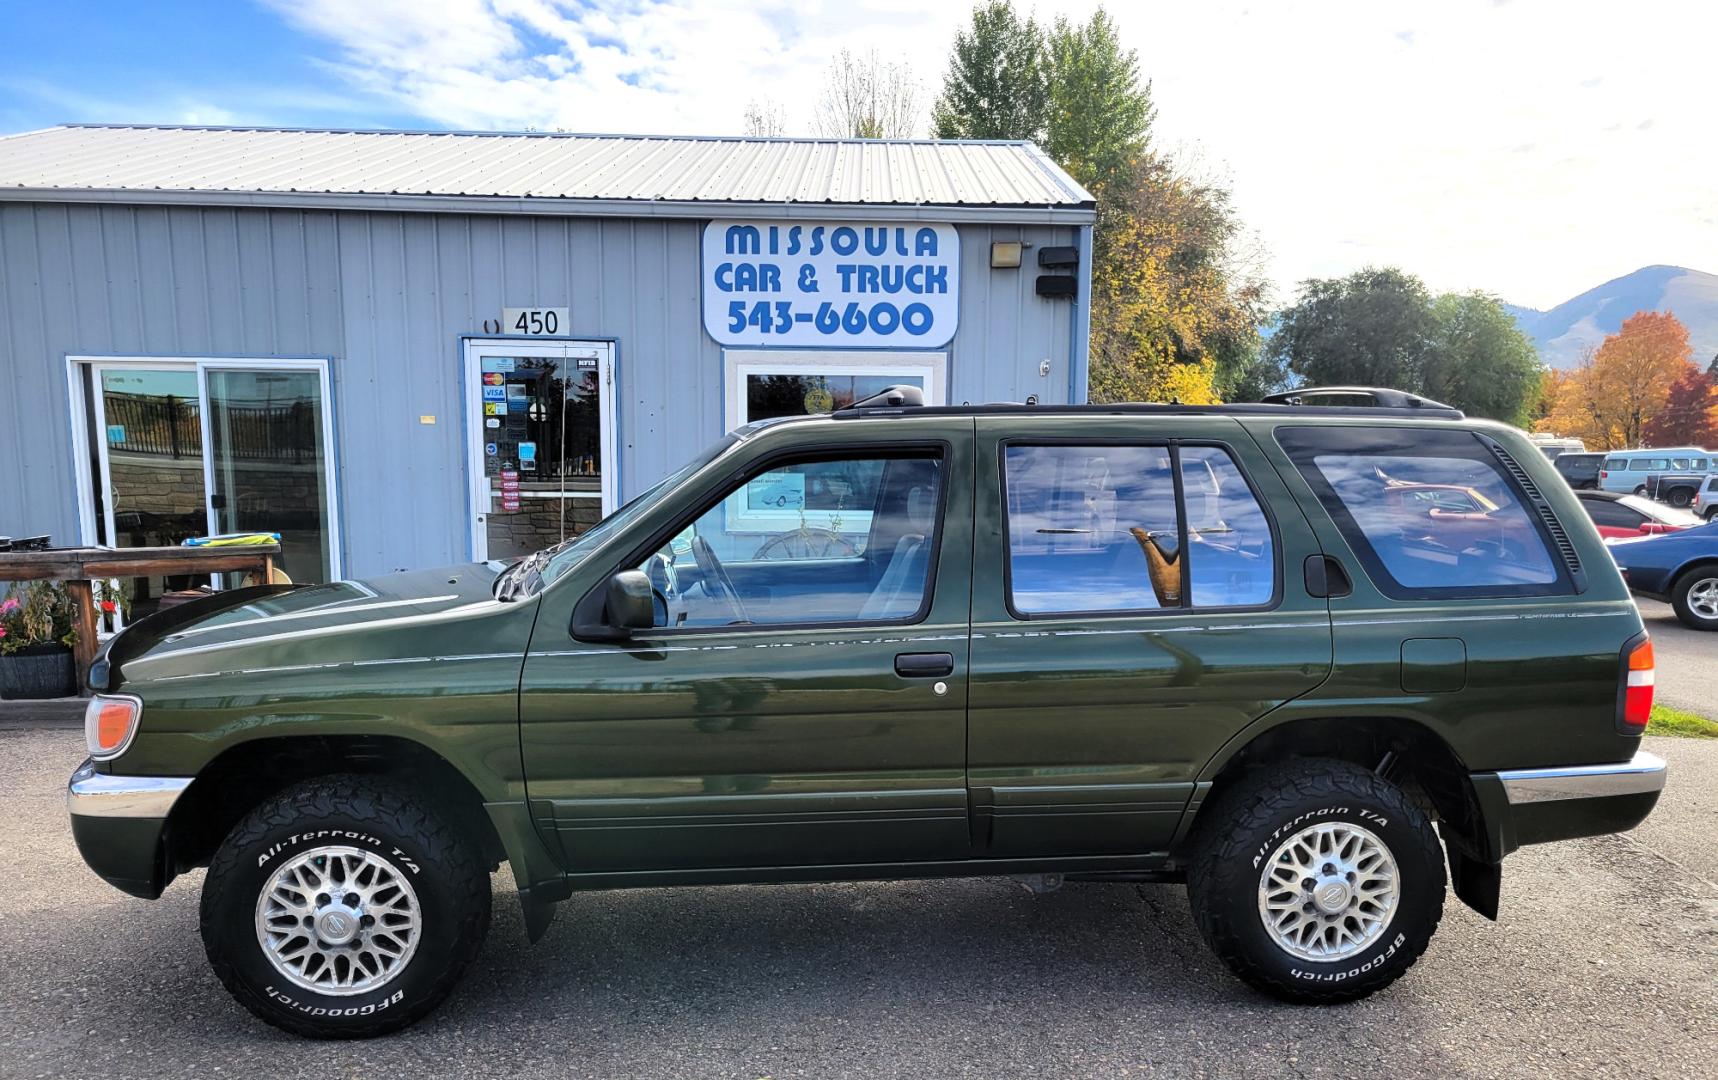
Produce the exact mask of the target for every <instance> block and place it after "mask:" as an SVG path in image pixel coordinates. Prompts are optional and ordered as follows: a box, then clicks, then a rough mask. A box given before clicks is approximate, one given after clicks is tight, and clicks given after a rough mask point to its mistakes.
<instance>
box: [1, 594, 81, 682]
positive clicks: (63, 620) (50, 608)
mask: <svg viewBox="0 0 1718 1080" xmlns="http://www.w3.org/2000/svg"><path fill="white" fill-rule="evenodd" d="M75 613H76V607H75V605H74V604H73V602H72V599H71V597H70V596H68V595H67V594H66V587H65V586H64V585H62V584H60V583H59V582H57V581H30V582H25V583H23V584H21V585H15V586H13V587H12V589H11V590H10V591H9V593H8V595H7V596H6V598H5V599H4V600H0V698H52V697H67V696H70V695H72V694H76V693H77V692H78V679H77V666H76V664H74V663H73V662H72V643H73V642H75V641H77V630H76V629H75V626H76V622H75V621H74V617H75Z"/></svg>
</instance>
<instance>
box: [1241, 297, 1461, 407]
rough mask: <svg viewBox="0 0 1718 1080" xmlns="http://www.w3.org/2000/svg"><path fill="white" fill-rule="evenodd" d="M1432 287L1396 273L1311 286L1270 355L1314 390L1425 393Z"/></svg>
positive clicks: (1285, 315) (1282, 320)
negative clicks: (1317, 387)
mask: <svg viewBox="0 0 1718 1080" xmlns="http://www.w3.org/2000/svg"><path fill="white" fill-rule="evenodd" d="M1431 331H1432V305H1431V296H1430V295H1429V294H1428V293H1427V292H1426V287H1425V285H1423V284H1422V283H1421V282H1420V279H1419V278H1416V277H1414V276H1412V275H1410V274H1405V273H1403V272H1402V271H1400V270H1397V269H1395V268H1393V267H1383V268H1378V267H1367V268H1366V269H1364V270H1359V271H1356V272H1355V273H1352V274H1350V275H1348V276H1347V277H1345V278H1335V279H1316V278H1315V279H1313V280H1310V281H1304V282H1302V283H1301V286H1300V294H1299V296H1298V298H1297V299H1296V301H1295V302H1294V303H1293V304H1291V305H1290V306H1288V307H1287V308H1285V309H1283V311H1282V312H1281V313H1280V314H1279V315H1278V316H1277V329H1276V332H1275V333H1274V334H1272V335H1271V341H1270V349H1271V352H1272V354H1273V355H1274V356H1275V358H1276V359H1277V360H1278V361H1280V362H1281V363H1282V364H1283V365H1284V366H1285V367H1286V368H1287V369H1288V370H1290V371H1292V372H1294V373H1295V374H1296V375H1298V376H1300V377H1301V378H1302V379H1304V380H1306V381H1307V382H1309V383H1312V384H1314V385H1321V386H1343V385H1356V386H1388V387H1393V388H1395V389H1398V390H1416V391H1417V390H1418V389H1419V387H1420V385H1421V382H1420V380H1421V376H1422V372H1423V369H1424V366H1425V360H1426V349H1427V345H1428V343H1429V342H1430V339H1431Z"/></svg>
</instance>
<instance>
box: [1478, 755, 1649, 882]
mask: <svg viewBox="0 0 1718 1080" xmlns="http://www.w3.org/2000/svg"><path fill="white" fill-rule="evenodd" d="M1665 773H1666V766H1665V764H1664V759H1663V758H1661V757H1659V756H1658V755H1656V754H1649V753H1647V752H1646V751H1644V750H1642V751H1640V752H1638V753H1636V754H1635V756H1634V758H1633V759H1632V760H1630V761H1624V762H1617V763H1616V764H1610V765H1570V766H1562V767H1557V768H1550V769H1506V770H1503V771H1500V772H1495V773H1480V774H1478V775H1476V776H1475V777H1474V789H1475V793H1476V794H1478V795H1479V797H1480V802H1481V805H1482V806H1484V807H1485V808H1486V810H1487V813H1486V817H1487V819H1488V824H1489V825H1490V832H1491V833H1492V842H1493V845H1494V846H1495V850H1496V855H1497V857H1499V858H1501V857H1502V856H1504V855H1506V854H1508V853H1509V852H1511V851H1513V850H1515V849H1516V848H1517V847H1520V846H1521V845H1523V844H1544V843H1550V842H1551V841H1554V840H1572V839H1575V838H1576V837H1581V836H1600V835H1603V834H1605V833H1618V832H1627V831H1628V830H1629V829H1632V828H1634V827H1635V826H1636V825H1639V824H1640V823H1641V821H1643V820H1644V819H1645V818H1646V816H1647V814H1649V813H1651V812H1652V808H1653V806H1655V805H1656V804H1657V803H1658V796H1659V793H1660V792H1662V791H1663V790H1664V778H1665ZM1487 804H1489V805H1487Z"/></svg>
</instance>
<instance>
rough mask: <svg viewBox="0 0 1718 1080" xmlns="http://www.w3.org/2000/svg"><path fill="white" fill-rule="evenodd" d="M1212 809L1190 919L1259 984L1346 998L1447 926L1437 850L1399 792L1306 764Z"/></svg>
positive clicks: (1244, 787)
mask: <svg viewBox="0 0 1718 1080" xmlns="http://www.w3.org/2000/svg"><path fill="white" fill-rule="evenodd" d="M1210 811H1211V813H1212V817H1211V819H1210V820H1208V821H1206V822H1205V823H1204V824H1203V827H1202V829H1201V833H1200V840H1199V846H1198V849H1197V851H1196V853H1195V855H1194V858H1193V862H1192V865H1191V866H1190V867H1189V868H1188V875H1187V888H1188V893H1189V897H1190V899H1191V901H1192V905H1193V914H1194V917H1195V918H1196V919H1197V921H1198V923H1199V930H1200V933H1201V934H1203V935H1204V937H1205V941H1206V943H1207V944H1208V945H1210V946H1211V949H1212V950H1213V951H1214V952H1216V954H1217V955H1218V956H1219V957H1221V958H1222V959H1223V961H1224V962H1225V963H1227V964H1228V965H1229V967H1230V969H1231V970H1233V971H1234V972H1235V974H1236V975H1238V976H1240V977H1241V978H1242V979H1244V980H1246V981H1247V982H1248V983H1250V984H1251V985H1253V986H1254V987H1256V988H1257V989H1259V990H1262V991H1264V992H1266V993H1268V994H1271V995H1274V996H1276V997H1279V998H1284V999H1287V1000H1290V1001H1301V1002H1315V1003H1329V1002H1338V1001H1350V1000H1353V999H1355V998H1360V997H1365V996H1366V995H1367V994H1370V993H1372V992H1374V991H1376V990H1380V989H1382V988H1383V987H1385V986H1387V985H1389V984H1390V983H1391V982H1394V981H1395V980H1396V979H1397V978H1399V977H1400V976H1401V975H1402V974H1403V973H1404V972H1406V971H1407V970H1408V968H1410V967H1412V966H1413V964H1414V961H1416V960H1418V959H1419V957H1420V954H1421V953H1423V952H1424V951H1425V949H1426V945H1427V943H1429V942H1430V941H1431V938H1432V932H1433V931H1435V930H1436V929H1437V926H1438V920H1439V919H1441V918H1442V917H1443V909H1444V885H1445V879H1444V859H1443V851H1442V849H1441V848H1440V847H1439V845H1438V840H1437V836H1436V834H1435V833H1434V832H1433V831H1432V825H1431V822H1429V821H1428V820H1427V819H1426V815H1425V814H1424V813H1422V812H1421V811H1420V810H1419V808H1417V807H1416V806H1415V805H1414V804H1413V803H1412V802H1410V801H1409V800H1408V798H1407V796H1406V795H1404V794H1403V792H1402V791H1401V789H1400V788H1397V787H1395V786H1394V785H1392V784H1390V783H1388V782H1386V781H1385V780H1383V779H1382V778H1380V777H1378V776H1377V775H1375V774H1373V773H1371V772H1368V771H1367V770H1365V769H1362V768H1360V767H1358V766H1355V765H1351V764H1348V763H1347V762H1342V761H1333V760H1325V759H1318V758H1304V759H1298V760H1296V761H1294V762H1290V763H1285V764H1283V765H1278V766H1273V767H1270V768H1268V769H1265V770H1263V771H1262V772H1260V773H1258V774H1256V775H1255V776H1253V777H1250V778H1249V779H1247V780H1245V781H1243V782H1242V783H1241V785H1240V786H1239V787H1238V788H1236V789H1234V790H1233V791H1231V792H1229V793H1228V795H1227V796H1225V797H1221V798H1219V800H1218V802H1217V804H1216V805H1214V806H1212V807H1211V808H1210Z"/></svg>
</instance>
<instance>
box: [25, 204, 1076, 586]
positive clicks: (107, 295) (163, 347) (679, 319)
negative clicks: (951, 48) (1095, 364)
mask: <svg viewBox="0 0 1718 1080" xmlns="http://www.w3.org/2000/svg"><path fill="white" fill-rule="evenodd" d="M701 228H702V226H701V224H700V223H698V222H696V221H689V220H661V219H622V218H600V219H593V218H579V217H555V218H541V217H518V216H508V217H498V216H466V215H443V214H386V213H359V212H350V213H348V212H339V213H335V212H323V211H308V212H305V211H291V210H250V209H237V210H235V209H217V208H206V209H198V208H178V207H174V208H153V207H138V208H131V207H112V206H85V205H79V206H69V207H68V206H64V205H54V204H37V203H15V204H0V375H3V379H0V462H3V463H5V464H4V466H3V467H0V534H11V535H27V534H31V533H39V532H47V533H52V534H53V535H54V536H55V538H56V539H57V540H60V541H62V542H70V541H74V540H76V539H77V538H78V531H77V530H78V512H77V506H76V498H75V491H76V483H75V473H74V472H73V462H72V450H71V422H72V421H71V417H70V411H69V410H70V406H69V403H68V397H67V389H66V380H65V357H66V356H67V355H99V354H108V355H141V354H150V355H160V356H167V357H197V356H328V357H332V358H333V361H332V365H331V367H332V373H333V383H334V395H335V401H334V411H335V420H336V430H335V439H336V451H337V457H338V467H339V491H340V501H341V516H342V524H343V528H342V533H343V547H344V553H345V561H346V570H347V573H348V574H353V575H364V574H374V573H378V572H383V571H387V570H392V569H395V568H398V567H416V566H433V565H438V564H444V563H449V562H458V561H462V560H464V559H466V558H467V557H468V550H467V548H468V536H469V526H468V523H467V520H466V513H467V500H468V494H467V491H468V489H467V478H466V457H465V452H466V442H465V440H466V439H467V438H468V437H469V433H467V432H466V431H465V430H464V427H463V417H464V396H463V395H464V393H465V388H464V387H463V386H462V385H461V379H462V364H463V358H462V355H461V345H460V335H462V334H473V333H477V332H478V331H479V330H480V329H481V325H482V321H483V320H484V319H485V318H495V317H498V316H499V314H500V311H501V309H502V308H503V307H504V306H513V307H522V306H533V305H541V306H556V307H569V308H571V317H572V327H571V336H573V337H580V336H584V337H603V338H614V339H616V340H617V342H618V344H617V352H616V357H617V364H616V368H617V371H616V387H615V392H616V394H617V395H618V396H617V398H616V405H617V407H616V415H617V427H618V431H617V433H616V435H617V440H618V442H619V444H620V447H621V457H622V462H621V474H620V487H621V492H622V495H623V497H626V496H630V495H632V494H635V493H637V492H638V491H640V490H642V489H643V488H644V487H646V486H648V485H649V484H651V483H653V482H654V481H656V480H657V479H659V478H660V477H661V476H663V475H665V474H666V473H667V472H669V471H670V470H671V469H673V468H674V467H675V466H677V465H678V464H679V463H680V462H681V461H683V460H684V459H685V458H687V457H689V456H690V455H691V454H692V453H694V452H695V451H696V450H697V449H698V448H699V447H701V446H703V445H705V444H706V443H708V442H710V441H711V440H713V439H715V438H717V437H718V436H719V435H720V434H721V431H722V427H723V423H724V420H723V386H722V367H723V365H722V351H721V349H720V348H719V347H718V346H717V345H716V344H715V343H714V342H713V341H711V340H710V338H709V336H708V335H706V334H705V333H704V330H703V325H702V321H701V314H700V308H699V289H700V281H699V239H700V235H701ZM959 229H960V235H961V247H962V255H961V260H962V267H961V281H962V285H961V311H960V328H959V331H958V334H957V336H956V338H955V341H954V343H953V344H952V345H951V346H950V347H949V349H948V350H947V351H948V352H949V354H950V359H949V384H948V385H949V399H950V400H951V401H954V402H960V401H988V400H1014V401H1019V400H1024V399H1025V398H1026V397H1027V396H1028V395H1031V394H1038V395H1039V396H1040V399H1041V400H1042V401H1044V402H1046V403H1057V402H1061V401H1064V400H1066V395H1067V388H1068V386H1069V378H1068V374H1069V370H1068V365H1069V364H1070V363H1071V362H1078V359H1079V358H1075V357H1072V355H1071V352H1070V350H1071V347H1072V341H1071V327H1070V322H1069V320H1070V318H1071V305H1070V304H1068V303H1067V302H1066V301H1061V302H1052V301H1046V300H1043V299H1040V298H1039V297H1037V296H1036V295H1034V292H1033V282H1034V280H1035V279H1036V277H1037V272H1036V271H1035V270H1034V269H1032V268H1031V267H1027V268H1024V269H1021V270H998V271H993V270H991V269H990V266H989V252H990V243H991V241H992V240H993V239H997V240H1012V239H1024V240H1027V241H1029V242H1031V243H1033V244H1036V245H1039V246H1043V245H1048V244H1068V243H1072V242H1073V241H1074V236H1073V233H1074V230H1073V229H1072V228H1067V227H1051V226H1006V227H1004V226H995V227H986V226H966V225H963V226H959ZM1042 359H1049V360H1050V361H1051V365H1052V370H1051V373H1050V375H1049V376H1048V377H1044V376H1040V375H1039V373H1038V364H1039V361H1040V360H1042ZM422 415H434V416H435V417H436V418H437V423H436V424H435V425H433V426H429V425H423V424H420V423H419V422H418V418H419V417H420V416H422Z"/></svg>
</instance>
